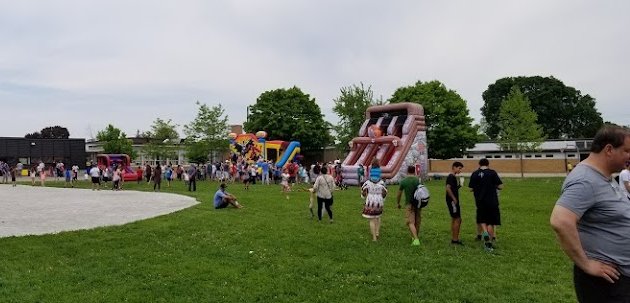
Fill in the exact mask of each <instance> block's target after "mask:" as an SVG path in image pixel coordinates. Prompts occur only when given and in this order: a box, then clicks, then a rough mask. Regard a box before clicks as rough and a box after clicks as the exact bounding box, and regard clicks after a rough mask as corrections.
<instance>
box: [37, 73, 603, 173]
mask: <svg viewBox="0 0 630 303" xmlns="http://www.w3.org/2000/svg"><path fill="white" fill-rule="evenodd" d="M482 98H483V101H484V103H483V106H482V107H481V114H482V121H481V122H480V123H479V124H475V123H474V120H473V119H472V118H471V117H470V114H469V110H468V105H467V102H466V100H464V99H463V98H462V97H461V96H460V95H459V94H458V93H457V92H456V91H455V90H453V89H449V88H447V87H446V86H445V85H444V84H442V83H441V82H440V81H437V80H434V81H428V82H422V81H417V82H416V83H414V84H412V85H409V86H404V87H400V88H398V89H396V90H395V91H394V93H393V94H392V96H391V97H390V98H389V99H387V100H383V99H382V97H381V98H376V97H374V92H373V91H372V87H371V86H369V85H368V86H366V85H364V84H363V83H360V84H354V85H350V86H347V87H342V88H341V89H340V93H339V96H338V97H336V98H335V99H334V100H333V101H334V107H333V112H335V114H337V116H338V117H339V122H338V123H336V124H334V125H333V124H331V123H330V122H327V121H325V120H324V115H323V114H322V112H321V108H320V107H319V105H318V104H317V102H316V100H315V98H313V97H311V96H310V95H309V94H306V93H304V92H303V91H302V90H301V89H300V88H298V87H296V86H294V87H291V88H279V89H274V90H270V91H266V92H263V93H262V94H261V95H260V96H259V97H258V98H257V99H256V102H255V103H254V104H253V105H251V106H249V107H248V109H249V110H248V113H247V121H246V122H245V123H244V129H245V131H246V132H256V131H259V130H265V131H266V132H267V133H268V135H269V138H273V139H277V140H285V141H300V142H301V144H302V148H303V149H305V150H313V149H320V148H323V147H326V146H329V145H331V144H337V145H338V146H339V147H341V148H348V143H349V141H350V140H352V138H354V137H356V136H357V134H358V132H359V129H360V127H361V125H362V124H363V122H364V120H365V111H366V109H367V108H368V107H370V106H373V105H381V104H388V103H399V102H413V103H418V104H420V105H422V106H423V108H424V113H425V120H426V123H427V141H428V142H427V143H428V146H429V157H430V158H433V159H449V158H456V157H461V156H462V155H463V154H464V152H465V151H466V149H468V148H472V147H474V145H475V143H477V142H480V141H484V140H492V141H496V142H498V143H499V144H500V146H501V147H502V148H503V149H504V150H508V151H517V152H518V151H525V150H533V149H536V148H537V147H538V146H539V145H540V144H541V143H542V142H543V141H544V140H545V139H566V138H590V137H592V136H594V134H595V132H596V131H597V130H598V129H599V128H600V127H601V126H602V125H603V124H604V120H603V119H602V117H601V113H599V112H598V111H597V109H596V107H595V106H596V102H595V98H593V97H592V96H590V95H588V94H582V93H581V92H580V91H579V90H577V89H575V88H573V87H569V86H566V85H565V84H564V83H562V81H560V80H558V79H556V78H554V77H541V76H533V77H505V78H502V79H499V80H497V81H496V82H494V83H492V84H490V85H489V86H488V88H487V89H486V90H485V91H484V92H483V94H482ZM197 106H198V112H197V116H196V117H195V119H194V120H193V121H191V122H190V123H189V124H186V125H184V126H183V129H184V135H185V136H184V138H185V139H183V141H181V142H180V141H179V140H180V139H179V138H180V135H179V134H178V133H177V131H176V128H177V126H178V125H176V124H174V123H173V122H172V121H171V120H163V119H161V118H157V119H156V120H155V121H154V122H153V124H152V125H151V127H150V130H149V131H146V132H144V133H141V134H139V135H140V137H143V138H145V139H146V140H147V144H146V145H145V150H144V152H145V153H146V154H147V155H149V156H153V157H155V158H157V159H166V158H175V157H176V152H177V150H176V149H175V148H174V147H173V146H174V143H176V144H180V143H181V144H184V146H185V148H186V156H187V158H189V159H190V160H191V161H193V162H205V161H207V160H208V155H209V154H210V153H212V152H218V153H221V152H224V151H225V150H227V148H228V138H227V135H228V132H229V129H228V127H229V126H228V123H227V121H228V117H227V115H226V114H225V110H224V108H223V106H222V105H221V104H220V103H219V104H218V105H214V106H208V105H206V104H204V103H201V102H197ZM606 123H608V122H606ZM64 129H65V128H62V127H59V126H55V127H49V128H45V129H43V130H42V131H41V132H35V133H32V134H27V135H26V137H29V136H30V137H33V136H39V137H42V136H44V134H46V135H47V136H48V135H50V136H55V137H64V136H65V138H67V137H68V136H69V134H68V133H67V130H65V132H63V130H64ZM96 138H97V140H99V141H102V142H104V149H105V151H106V152H108V153H127V154H130V155H133V156H135V155H134V152H133V150H132V148H131V141H130V140H129V139H127V135H126V134H125V133H123V132H122V131H120V130H119V129H117V128H116V127H114V126H113V125H108V126H107V127H106V128H105V129H104V130H102V131H99V132H98V134H97V137H96Z"/></svg>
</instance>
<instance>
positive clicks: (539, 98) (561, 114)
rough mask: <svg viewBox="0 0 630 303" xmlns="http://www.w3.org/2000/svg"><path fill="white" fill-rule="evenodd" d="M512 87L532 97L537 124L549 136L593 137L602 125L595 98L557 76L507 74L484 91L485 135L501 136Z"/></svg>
mask: <svg viewBox="0 0 630 303" xmlns="http://www.w3.org/2000/svg"><path fill="white" fill-rule="evenodd" d="M513 86H516V87H518V88H519V89H520V91H521V92H522V93H523V94H524V95H525V97H527V99H529V101H530V102H531V107H532V109H533V110H534V112H535V113H536V114H537V115H538V121H537V122H538V124H540V126H542V129H543V134H544V135H545V136H547V137H548V138H553V139H556V138H590V137H593V136H594V135H595V133H596V132H597V130H598V129H599V128H600V127H601V126H602V125H603V123H604V121H603V119H602V117H601V114H600V113H599V112H598V111H597V109H596V108H595V99H594V98H593V97H591V96H589V95H588V94H587V95H582V94H581V92H580V91H579V90H576V89H575V88H573V87H569V86H566V85H565V84H564V83H562V81H560V80H558V79H556V78H554V77H540V76H535V77H506V78H502V79H499V80H497V81H496V82H495V83H493V84H490V85H489V86H488V89H487V90H486V91H484V92H483V100H484V105H483V107H481V114H482V115H483V117H484V118H485V120H486V121H487V123H488V127H487V128H486V134H487V135H488V137H490V138H491V139H496V138H497V136H498V135H499V131H500V127H499V125H498V123H499V111H500V109H501V103H502V102H503V101H504V100H505V99H506V97H507V95H508V94H509V93H510V90H511V89H512V87H513Z"/></svg>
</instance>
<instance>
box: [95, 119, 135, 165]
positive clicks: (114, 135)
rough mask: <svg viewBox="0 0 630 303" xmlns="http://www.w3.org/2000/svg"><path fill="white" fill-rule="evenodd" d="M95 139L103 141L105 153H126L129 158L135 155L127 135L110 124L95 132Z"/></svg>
mask: <svg viewBox="0 0 630 303" xmlns="http://www.w3.org/2000/svg"><path fill="white" fill-rule="evenodd" d="M96 140H98V141H99V142H103V152H104V153H106V154H127V155H129V157H130V158H131V159H134V158H135V157H136V156H137V155H136V152H135V151H134V150H133V147H132V145H131V143H132V142H131V140H129V139H127V135H126V134H125V133H124V132H122V131H121V130H120V129H118V128H116V127H114V126H113V125H111V124H109V125H107V127H106V128H105V129H104V130H102V131H99V132H98V133H97V134H96Z"/></svg>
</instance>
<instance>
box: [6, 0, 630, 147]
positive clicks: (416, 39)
mask: <svg viewBox="0 0 630 303" xmlns="http://www.w3.org/2000/svg"><path fill="white" fill-rule="evenodd" d="M628 11H630V1H622V0H611V1H584V0H554V1H548V0H528V1H506V0H494V1H483V0H482V1H470V0H452V1H425V0H409V1H402V0H401V1H399V0H389V1H372V0H347V1H344V0H318V1H302V0H265V1H256V0H251V1H245V0H233V1H224V0H213V1H203V0H199V1H196V0H177V1H174V0H173V1H148V0H135V1H122V0H110V1H93V0H82V1H80V0H76V1H62V0H58V1H57V0H50V1H35V0H21V1H14V0H0V41H2V42H1V45H2V46H1V47H0V106H1V108H2V109H3V115H2V118H1V119H0V121H2V122H1V126H0V137H22V136H24V135H25V134H26V133H30V132H35V131H40V130H41V129H42V128H44V127H47V126H54V125H60V126H63V127H66V128H68V130H69V132H70V136H71V137H73V138H88V139H89V138H93V137H95V136H96V133H97V132H98V131H99V130H102V129H104V128H105V127H106V126H107V125H108V124H112V125H114V126H116V127H118V128H120V129H121V130H123V131H124V132H126V133H127V135H129V136H133V135H135V134H136V132H137V131H140V132H144V131H147V130H149V129H150V126H151V124H152V123H153V121H155V119H156V118H161V119H165V120H168V119H171V120H172V122H174V123H176V124H178V125H179V128H178V130H180V134H181V135H182V136H183V132H182V131H181V130H182V126H183V125H185V124H188V123H190V122H191V121H192V120H193V119H194V118H195V116H196V114H197V111H198V106H197V105H196V102H197V101H199V102H201V103H205V104H207V105H208V106H214V105H217V104H221V105H222V106H223V107H224V108H225V113H226V115H227V116H228V120H229V122H230V123H231V124H242V123H243V122H244V120H245V118H246V113H247V110H246V108H247V106H248V105H251V104H254V103H255V102H256V98H257V97H258V96H260V94H261V93H263V92H265V91H269V90H274V89H278V88H290V87H293V86H297V87H299V88H300V89H302V91H303V92H304V93H306V94H309V95H310V97H311V98H314V99H315V100H316V102H317V104H318V105H319V106H320V108H321V110H322V113H323V114H324V115H325V120H327V121H330V122H332V123H334V122H336V121H338V117H337V116H336V115H335V114H334V113H333V111H332V107H333V104H334V103H333V100H334V99H336V98H338V97H339V95H340V89H341V88H342V87H347V86H351V85H360V83H363V84H364V85H365V86H371V88H372V90H373V92H374V95H375V96H377V97H379V98H380V97H382V98H383V100H387V99H389V98H390V97H391V95H392V94H393V92H394V91H395V90H396V89H397V88H399V87H404V86H409V85H413V84H414V83H415V82H417V81H431V80H438V81H440V82H442V83H443V84H444V85H445V86H446V87H447V88H448V89H452V90H454V91H456V92H457V93H458V94H459V95H460V96H461V97H462V98H463V99H464V100H466V102H467V105H468V110H469V111H470V116H471V117H473V118H474V119H475V120H476V121H477V122H478V121H479V120H480V118H481V113H480V108H481V106H482V105H483V100H482V97H481V95H482V93H483V91H485V90H486V89H487V88H488V85H490V84H492V83H494V82H495V81H496V80H498V79H500V78H503V77H508V76H554V77H555V78H557V79H559V80H561V81H563V82H564V83H565V85H567V86H571V87H574V88H576V89H578V90H580V91H581V92H582V94H589V95H591V96H592V97H594V98H595V99H596V102H597V104H596V108H597V110H598V111H599V112H601V113H602V117H603V118H604V120H605V121H611V122H614V123H617V124H622V125H630V106H628V105H627V104H628V102H627V101H628V98H627V96H628V94H629V92H628V89H627V87H626V85H628V84H629V83H630V60H629V54H630V38H629V37H630V18H628Z"/></svg>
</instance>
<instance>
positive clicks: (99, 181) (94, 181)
mask: <svg viewBox="0 0 630 303" xmlns="http://www.w3.org/2000/svg"><path fill="white" fill-rule="evenodd" d="M92 184H101V178H99V177H92Z"/></svg>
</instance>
